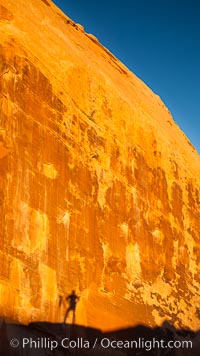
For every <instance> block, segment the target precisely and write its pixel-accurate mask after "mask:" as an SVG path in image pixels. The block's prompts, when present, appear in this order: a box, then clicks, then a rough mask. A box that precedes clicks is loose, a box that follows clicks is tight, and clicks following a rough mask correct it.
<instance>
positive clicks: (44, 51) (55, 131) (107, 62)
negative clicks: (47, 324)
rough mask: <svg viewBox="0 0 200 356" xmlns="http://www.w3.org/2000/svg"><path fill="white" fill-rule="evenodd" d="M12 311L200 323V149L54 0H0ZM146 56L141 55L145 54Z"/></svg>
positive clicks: (6, 288)
mask: <svg viewBox="0 0 200 356" xmlns="http://www.w3.org/2000/svg"><path fill="white" fill-rule="evenodd" d="M0 25H1V26H0V38H1V44H0V209H1V214H0V219H1V230H0V234H1V236H0V255H1V259H0V263H1V269H0V314H1V315H4V316H6V317H9V318H12V319H14V320H19V321H20V322H23V323H27V322H30V321H36V320H49V321H62V320H63V315H64V310H65V306H64V305H63V306H62V307H61V309H59V308H58V300H59V295H62V296H65V295H66V294H68V293H69V292H70V291H71V290H72V289H75V290H76V293H77V294H78V295H80V296H81V299H80V302H79V303H78V307H77V322H78V323H82V324H83V325H90V326H94V327H100V328H104V329H108V328H116V327H123V326H127V325H135V324H137V323H139V322H140V323H145V324H147V325H155V324H160V323H161V322H162V321H163V320H165V319H168V320H170V321H171V322H172V323H174V324H175V326H189V327H191V328H193V329H195V328H199V327H200V321H199V305H200V297H199V286H200V280H199V274H200V271H199V262H200V244H199V231H200V222H199V221H200V220H199V211H200V204H199V199H200V197H199V192H200V183H199V182H200V179H199V178H200V159H199V155H198V154H197V152H196V151H195V149H194V148H193V147H192V145H191V144H190V142H189V141H188V140H187V138H186V137H185V135H184V134H183V132H181V131H180V129H179V128H178V127H177V125H176V124H175V123H174V121H173V119H172V117H171V115H170V113H169V111H168V110H167V108H166V107H165V106H164V104H163V103H162V101H161V100H160V98H159V97H158V96H156V95H155V94H154V93H153V92H152V91H151V90H150V89H149V88H147V87H146V85H145V84H144V83H142V82H141V81H140V80H139V79H138V78H137V77H136V76H135V75H134V74H132V73H131V72H129V71H128V69H127V68H126V67H125V66H124V65H123V64H122V63H120V62H119V61H118V60H117V59H116V58H115V57H114V56H113V55H112V54H111V53H110V52H109V51H108V50H106V49H105V48H103V47H102V46H101V45H100V44H99V43H98V41H97V39H96V38H95V37H94V36H91V35H88V34H85V33H84V31H83V28H82V27H81V26H80V25H77V24H75V23H74V22H73V21H71V20H70V19H69V18H67V17H66V16H64V15H63V14H62V12H61V11H60V10H59V9H58V8H57V7H55V6H54V5H53V3H52V2H50V1H49V0H48V1H47V0H45V1H42V0H30V1H28V2H27V1H25V0H18V2H16V1H14V0H10V1H9V2H7V1H6V0H0ZM133 60H134V59H133Z"/></svg>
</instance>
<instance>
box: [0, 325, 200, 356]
mask: <svg viewBox="0 0 200 356" xmlns="http://www.w3.org/2000/svg"><path fill="white" fill-rule="evenodd" d="M0 331H1V334H0V335H1V339H0V355H6V356H36V355H37V356H45V355H58V356H62V355H63V356H64V355H71V356H75V355H77V356H79V355H80V356H82V355H83V356H87V355H90V356H96V355H102V356H103V355H105V356H106V355H108V356H109V355H115V356H142V355H152V356H153V355H170V356H172V355H174V356H182V355H184V356H190V355H191V356H192V355H195V356H196V355H197V354H198V351H199V347H200V332H199V331H198V332H196V333H195V332H193V331H191V330H186V329H185V330H184V329H175V328H174V327H173V326H172V325H170V324H169V323H168V322H164V323H163V325H162V326H161V327H156V328H149V327H146V326H144V325H138V326H135V327H130V328H127V329H120V330H114V331H111V332H102V331H101V330H99V329H95V328H89V327H84V326H81V325H71V324H59V323H57V324H56V323H54V324H53V323H48V322H35V323H30V324H29V325H21V324H16V323H12V322H6V321H5V320H4V319H2V320H1V324H0Z"/></svg>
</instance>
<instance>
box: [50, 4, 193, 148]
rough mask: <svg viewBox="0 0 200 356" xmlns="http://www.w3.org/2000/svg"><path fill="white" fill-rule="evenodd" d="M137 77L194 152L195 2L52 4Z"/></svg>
mask: <svg viewBox="0 0 200 356" xmlns="http://www.w3.org/2000/svg"><path fill="white" fill-rule="evenodd" d="M53 1H54V3H55V4H56V5H57V6H58V7H59V8H60V9H62V10H63V11H64V12H65V13H66V14H67V15H68V16H69V17H70V18H71V19H73V20H74V21H75V22H77V23H80V24H82V25H83V26H84V28H85V31H86V32H88V33H92V34H94V35H95V36H96V37H97V38H98V40H99V41H100V42H101V43H102V44H103V45H104V46H105V47H107V48H108V49H109V50H110V51H111V52H112V53H113V54H114V55H115V56H116V57H117V58H118V59H120V60H121V61H122V62H123V63H124V64H125V65H126V66H127V67H128V68H129V69H130V70H131V71H132V72H134V73H135V74H136V75H137V76H138V77H139V78H141V79H142V80H143V81H144V82H145V83H146V84H147V85H148V86H149V87H150V88H151V89H152V90H153V91H154V92H155V93H156V94H158V95H159V96H160V97H161V99H162V100H163V102H164V103H165V105H166V106H167V107H168V109H169V110H170V112H171V113H172V116H173V118H174V120H175V121H176V123H177V124H178V125H179V126H180V128H181V129H182V130H183V131H184V132H185V134H186V135H187V136H188V138H189V139H190V141H191V142H192V144H193V145H194V146H195V147H196V149H197V150H198V152H199V153H200V138H199V137H200V0H99V1H98V0H53Z"/></svg>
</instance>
